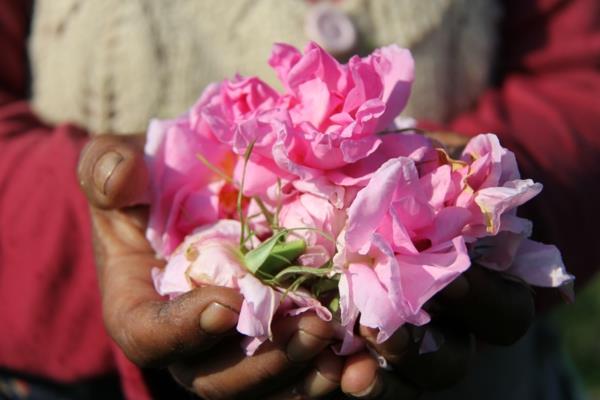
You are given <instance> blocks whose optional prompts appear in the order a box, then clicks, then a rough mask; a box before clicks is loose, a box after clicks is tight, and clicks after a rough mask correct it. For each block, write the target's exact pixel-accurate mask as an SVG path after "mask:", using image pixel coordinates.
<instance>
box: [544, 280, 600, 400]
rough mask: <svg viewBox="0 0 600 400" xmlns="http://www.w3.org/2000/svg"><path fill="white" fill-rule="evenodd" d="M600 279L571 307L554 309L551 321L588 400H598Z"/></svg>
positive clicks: (583, 292)
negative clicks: (558, 333) (560, 336)
mask: <svg viewBox="0 0 600 400" xmlns="http://www.w3.org/2000/svg"><path fill="white" fill-rule="evenodd" d="M599 315H600V277H596V278H595V279H594V281H593V282H591V283H590V284H589V285H588V286H587V287H586V288H585V289H584V290H583V291H581V292H580V293H579V295H578V296H577V299H576V300H575V304H573V305H563V306H561V307H558V309H557V310H556V311H554V312H553V313H552V315H551V318H552V319H553V320H554V321H555V322H556V323H557V324H558V326H559V327H560V331H561V333H562V336H563V343H564V349H565V351H566V352H567V353H568V354H569V355H570V357H571V360H572V361H573V367H574V368H575V370H576V371H577V372H578V373H579V375H580V376H581V380H582V385H583V387H584V390H585V391H586V392H587V393H588V395H589V398H590V400H600V340H599V337H600V329H599V326H598V316H599Z"/></svg>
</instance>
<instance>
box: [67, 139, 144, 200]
mask: <svg viewBox="0 0 600 400" xmlns="http://www.w3.org/2000/svg"><path fill="white" fill-rule="evenodd" d="M143 142H144V136H143V135H100V136H95V137H94V138H92V139H91V140H90V142H89V143H88V144H87V146H86V147H85V148H84V149H83V151H82V152H81V157H80V160H79V165H78V168H77V173H78V176H79V183H80V185H81V188H82V189H83V191H84V193H85V195H86V196H87V199H88V201H89V202H90V204H92V205H93V206H95V207H98V208H102V209H116V208H122V207H126V206H130V205H134V204H140V203H142V202H144V200H145V199H146V197H147V191H148V171H147V168H146V165H145V162H144V153H143Z"/></svg>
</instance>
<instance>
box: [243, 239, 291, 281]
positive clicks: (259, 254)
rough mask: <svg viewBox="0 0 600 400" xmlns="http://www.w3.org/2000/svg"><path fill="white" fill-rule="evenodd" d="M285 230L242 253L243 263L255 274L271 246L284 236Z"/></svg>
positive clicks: (268, 253)
mask: <svg viewBox="0 0 600 400" xmlns="http://www.w3.org/2000/svg"><path fill="white" fill-rule="evenodd" d="M286 234H287V231H285V230H282V231H280V232H278V233H276V234H275V235H273V236H271V237H270V238H269V239H268V240H266V241H264V242H263V243H261V244H260V246H258V247H256V248H254V249H252V250H250V251H249V252H248V253H246V254H245V255H244V264H245V265H246V268H247V269H248V270H249V271H250V272H251V273H252V274H253V275H256V274H257V273H258V270H259V269H260V267H261V266H262V265H263V264H264V263H265V261H266V260H267V258H269V255H270V254H271V252H272V251H273V248H274V247H275V246H276V245H277V244H278V243H279V242H280V241H281V240H282V239H283V238H284V237H285V235H286Z"/></svg>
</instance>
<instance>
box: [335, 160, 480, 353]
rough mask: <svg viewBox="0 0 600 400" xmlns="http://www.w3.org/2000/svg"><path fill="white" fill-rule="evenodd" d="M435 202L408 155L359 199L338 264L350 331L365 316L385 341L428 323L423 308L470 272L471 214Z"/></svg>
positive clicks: (387, 166)
mask: <svg viewBox="0 0 600 400" xmlns="http://www.w3.org/2000/svg"><path fill="white" fill-rule="evenodd" d="M439 187H443V185H441V184H440V185H439ZM436 190H437V187H436V188H434V190H433V191H434V192H435V191H436ZM431 197H434V196H432V195H431V194H430V195H429V197H428V193H427V191H426V190H424V188H423V187H422V183H421V181H420V179H419V176H418V172H417V168H416V166H415V163H414V161H413V160H411V159H409V158H406V157H400V158H395V159H391V160H389V161H387V162H385V163H384V164H383V165H382V166H381V167H380V168H379V169H378V170H377V171H376V172H375V174H374V175H373V176H372V177H371V179H370V181H369V183H368V184H367V185H366V186H365V187H364V188H363V189H362V190H361V191H360V192H359V193H358V195H357V196H356V199H355V200H354V201H353V202H352V204H351V205H350V207H349V209H348V222H347V224H346V231H345V233H344V234H343V235H342V236H341V240H340V242H339V246H338V247H339V248H338V255H337V256H336V257H335V259H334V263H335V266H336V268H337V270H338V271H339V272H340V273H341V274H342V277H341V280H340V304H341V307H342V324H343V325H344V326H347V327H349V329H352V326H353V323H354V320H355V319H356V317H357V316H358V314H359V313H360V323H361V324H362V325H365V326H369V327H372V328H377V329H379V335H378V340H379V341H384V340H386V339H387V338H388V337H389V336H390V335H391V334H392V333H393V332H394V331H395V330H396V329H398V328H399V327H400V326H401V325H402V324H404V323H405V322H410V323H413V324H417V325H420V324H423V323H426V322H427V321H428V316H427V314H426V313H425V312H424V311H423V310H422V309H421V308H422V306H423V304H424V303H425V302H426V301H427V300H429V299H430V298H431V297H432V296H433V295H434V294H435V293H437V292H438V291H440V290H441V289H442V288H444V287H445V286H446V285H447V284H448V283H450V282H451V281H452V280H453V279H455V278H456V277H457V276H458V275H459V274H460V273H462V272H464V271H465V270H466V269H467V268H468V267H469V266H470V260H469V256H468V253H467V248H466V246H465V242H464V238H463V237H462V235H461V234H462V229H463V228H464V226H465V225H466V223H467V222H468V220H469V218H470V212H469V211H468V210H465V209H461V208H458V207H450V208H442V209H440V210H436V209H435V208H434V207H432V206H431V204H430V198H431Z"/></svg>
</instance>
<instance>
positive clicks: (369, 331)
mask: <svg viewBox="0 0 600 400" xmlns="http://www.w3.org/2000/svg"><path fill="white" fill-rule="evenodd" d="M377 333H378V331H377V329H373V328H368V327H365V326H362V325H361V326H360V334H361V336H363V337H364V338H365V339H366V340H367V343H369V346H370V347H371V348H373V349H374V350H375V351H376V352H377V354H379V355H381V356H382V357H383V358H385V360H386V361H387V362H388V363H390V364H398V363H400V362H401V361H402V357H403V356H404V355H405V353H406V352H407V351H409V350H410V349H409V348H410V347H415V346H416V344H415V343H414V342H413V341H412V339H411V335H410V332H409V330H408V328H407V327H406V326H402V327H400V328H399V329H398V330H397V331H396V332H394V334H393V335H392V336H390V338H389V339H388V340H386V341H385V342H383V343H377Z"/></svg>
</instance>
